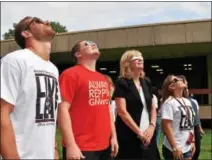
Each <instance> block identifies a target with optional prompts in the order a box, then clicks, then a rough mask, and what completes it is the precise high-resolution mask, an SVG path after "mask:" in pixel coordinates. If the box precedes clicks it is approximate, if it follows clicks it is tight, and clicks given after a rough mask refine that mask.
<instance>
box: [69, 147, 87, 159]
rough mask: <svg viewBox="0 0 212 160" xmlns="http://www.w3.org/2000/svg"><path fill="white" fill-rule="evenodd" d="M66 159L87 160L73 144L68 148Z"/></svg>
mask: <svg viewBox="0 0 212 160" xmlns="http://www.w3.org/2000/svg"><path fill="white" fill-rule="evenodd" d="M66 159H71V160H72V159H73V160H80V159H85V157H84V156H83V155H82V152H81V151H80V149H79V147H78V146H77V145H76V144H72V145H70V146H67V147H66Z"/></svg>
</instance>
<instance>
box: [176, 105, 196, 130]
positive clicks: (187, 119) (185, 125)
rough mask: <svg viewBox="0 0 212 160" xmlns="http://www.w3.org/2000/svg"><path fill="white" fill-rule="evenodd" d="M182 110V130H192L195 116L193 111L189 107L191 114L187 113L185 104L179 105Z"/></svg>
mask: <svg viewBox="0 0 212 160" xmlns="http://www.w3.org/2000/svg"><path fill="white" fill-rule="evenodd" d="M179 109H180V111H181V118H180V126H179V128H180V130H190V129H192V128H193V116H192V112H191V111H190V109H189V114H187V113H186V110H185V108H184V107H183V106H179Z"/></svg>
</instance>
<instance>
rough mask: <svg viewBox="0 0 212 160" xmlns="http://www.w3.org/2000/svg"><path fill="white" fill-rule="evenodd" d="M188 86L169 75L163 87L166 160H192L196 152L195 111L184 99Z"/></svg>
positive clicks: (164, 152)
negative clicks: (194, 133) (184, 92)
mask: <svg viewBox="0 0 212 160" xmlns="http://www.w3.org/2000/svg"><path fill="white" fill-rule="evenodd" d="M185 88H186V84H185V83H184V82H183V79H181V78H179V77H176V76H174V75H169V76H168V77H167V78H166V79H165V80H164V82H163V86H162V99H163V104H162V112H161V114H162V115H161V116H162V117H161V119H162V129H163V132H164V134H165V137H164V142H163V148H162V150H163V156H164V159H165V160H173V159H177V160H181V159H183V160H191V158H192V153H194V151H195V147H194V142H193V140H194V137H193V124H194V114H195V113H194V111H193V109H192V106H191V103H190V101H189V100H188V99H187V98H184V97H183V91H184V89H185Z"/></svg>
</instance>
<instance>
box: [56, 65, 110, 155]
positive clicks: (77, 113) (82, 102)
mask: <svg viewBox="0 0 212 160" xmlns="http://www.w3.org/2000/svg"><path fill="white" fill-rule="evenodd" d="M59 81H60V90H61V96H62V99H63V101H67V102H69V103H70V104H71V107H70V110H69V114H70V116H71V121H72V129H73V133H74V137H75V141H76V143H77V145H78V146H79V148H80V149H81V150H82V151H98V150H103V149H106V148H107V147H108V146H109V142H110V135H111V126H110V110H109V99H110V92H109V83H108V81H107V79H106V77H105V76H104V75H102V74H101V73H99V72H92V71H90V70H88V69H86V68H85V67H83V66H81V65H77V66H74V67H71V68H69V69H66V70H65V71H64V72H63V73H62V74H61V76H60V79H59ZM63 146H65V143H64V141H63Z"/></svg>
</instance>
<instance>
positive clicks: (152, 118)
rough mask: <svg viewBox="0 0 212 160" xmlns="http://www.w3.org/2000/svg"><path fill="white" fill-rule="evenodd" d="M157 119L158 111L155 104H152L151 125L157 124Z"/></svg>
mask: <svg viewBox="0 0 212 160" xmlns="http://www.w3.org/2000/svg"><path fill="white" fill-rule="evenodd" d="M156 119H157V111H156V108H155V106H153V105H152V108H151V118H150V125H151V124H153V125H156ZM154 127H155V126H154Z"/></svg>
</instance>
